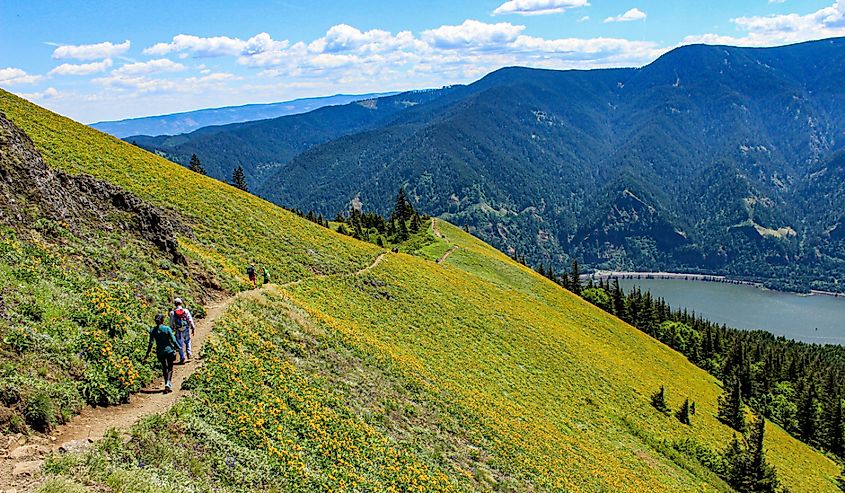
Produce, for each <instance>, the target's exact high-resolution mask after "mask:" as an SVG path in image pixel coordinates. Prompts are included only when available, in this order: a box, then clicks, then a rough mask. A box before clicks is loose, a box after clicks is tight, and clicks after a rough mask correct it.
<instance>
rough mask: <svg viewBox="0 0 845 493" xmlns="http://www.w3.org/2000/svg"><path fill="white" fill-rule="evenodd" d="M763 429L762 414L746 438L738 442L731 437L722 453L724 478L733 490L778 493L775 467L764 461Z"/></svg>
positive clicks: (764, 422)
mask: <svg viewBox="0 0 845 493" xmlns="http://www.w3.org/2000/svg"><path fill="white" fill-rule="evenodd" d="M765 430H766V420H765V418H763V415H762V414H757V415H755V419H754V422H753V424H752V426H751V431H750V432H749V434H748V436H747V437H745V436H744V437H743V439H742V441H740V440H739V439H738V438H737V436H736V435H734V438H733V440H732V441H731V443H730V445H729V446H728V448H727V449H726V450H725V452H724V454H723V458H724V460H725V467H726V478H725V479H726V480H727V482H728V484H730V485H731V487H733V489H735V490H737V491H740V492H755V493H756V492H759V493H777V492H779V491H781V490H780V481H779V480H778V478H777V473H776V471H775V468H774V467H773V466H772V465H771V464H769V463H768V461H767V460H766V450H765V448H764V447H763V438H764V434H765Z"/></svg>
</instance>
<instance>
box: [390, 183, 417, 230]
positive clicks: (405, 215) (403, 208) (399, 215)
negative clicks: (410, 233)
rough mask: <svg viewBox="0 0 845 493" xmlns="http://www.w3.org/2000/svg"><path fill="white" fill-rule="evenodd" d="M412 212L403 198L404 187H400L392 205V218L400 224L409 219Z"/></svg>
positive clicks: (406, 200)
mask: <svg viewBox="0 0 845 493" xmlns="http://www.w3.org/2000/svg"><path fill="white" fill-rule="evenodd" d="M412 211H413V208H412V207H411V204H410V203H408V199H407V197H405V187H400V188H399V193H398V194H396V200H395V203H394V205H393V217H394V218H395V219H396V220H398V221H400V222H404V221H407V220H408V219H410V218H411V214H412Z"/></svg>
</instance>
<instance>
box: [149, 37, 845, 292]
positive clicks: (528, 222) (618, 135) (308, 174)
mask: <svg viewBox="0 0 845 493" xmlns="http://www.w3.org/2000/svg"><path fill="white" fill-rule="evenodd" d="M844 62H845V40H843V39H830V40H822V41H815V42H809V43H803V44H798V45H791V46H784V47H777V48H736V47H727V46H707V45H692V46H684V47H681V48H677V49H675V50H672V51H670V52H669V53H667V54H665V55H664V56H662V57H661V58H659V59H658V60H656V61H655V62H653V63H651V64H649V65H647V66H645V67H642V68H639V69H614V70H590V71H551V70H538V69H526V68H507V69H502V70H499V71H497V72H494V73H492V74H490V75H488V76H486V77H485V78H483V79H481V80H479V81H478V82H476V83H474V84H470V85H468V86H460V87H455V88H450V89H448V90H445V91H432V92H430V93H427V94H428V95H429V97H428V98H427V100H425V101H418V103H419V104H415V105H413V106H410V105H408V106H407V108H405V109H404V110H403V111H396V112H393V113H391V114H389V115H385V116H384V117H381V118H371V119H369V120H368V122H367V123H366V124H361V123H360V121H357V120H356V121H355V123H354V124H349V123H348V119H345V118H346V116H345V113H344V112H349V111H351V108H346V107H344V108H343V109H340V108H329V109H324V112H323V113H321V114H320V115H319V121H317V120H316V117H317V115H314V116H312V117H311V118H315V120H313V123H314V127H311V128H303V127H299V128H296V129H294V128H293V127H292V121H291V120H289V119H287V118H281V119H277V120H271V121H268V122H265V123H264V125H266V127H264V128H265V129H266V131H267V132H268V133H272V134H277V133H280V132H281V133H285V134H287V133H289V132H299V133H298V138H299V141H298V142H299V143H300V144H301V145H299V146H298V147H294V146H287V147H285V146H274V145H273V143H272V140H271V138H269V137H267V138H264V137H262V136H261V135H257V134H253V135H252V137H257V140H255V139H252V140H250V141H249V142H248V144H249V145H251V146H253V147H254V146H260V147H262V148H264V149H265V151H266V152H265V154H266V155H268V156H274V157H275V158H276V161H275V163H276V165H274V166H272V168H273V169H272V171H268V172H266V173H257V174H253V175H251V177H252V178H253V180H254V181H253V182H252V185H253V188H254V189H255V190H257V192H258V193H260V194H261V195H262V196H265V197H268V198H270V199H271V200H273V201H275V202H277V203H280V204H284V205H286V206H290V207H298V208H303V209H308V208H315V209H316V210H317V211H319V212H322V213H323V214H332V215H333V214H334V213H335V212H337V211H339V210H344V209H347V208H348V207H349V205H350V203H352V202H353V201H354V202H356V203H357V202H361V203H363V204H365V205H370V204H372V205H373V206H374V207H378V204H379V203H380V200H379V199H380V198H381V197H384V196H387V195H389V194H392V193H393V192H394V191H395V189H396V188H397V187H398V186H399V185H405V187H406V189H407V192H408V194H409V196H410V197H411V198H412V200H413V201H414V203H415V205H416V206H418V207H419V208H420V209H421V210H425V211H427V212H429V213H432V214H435V215H441V216H442V217H444V218H446V219H448V220H451V221H452V222H455V223H458V224H463V225H467V226H468V227H469V228H470V230H471V231H473V232H475V233H477V234H478V235H479V236H481V237H482V238H484V239H485V240H487V241H489V242H490V243H491V244H493V245H495V246H496V247H498V248H500V249H502V250H504V251H510V252H516V253H518V254H519V255H521V256H525V257H526V258H527V259H528V260H529V261H530V262H532V263H537V262H551V263H552V264H556V265H557V266H558V267H561V266H562V265H563V264H565V263H567V262H568V261H569V259H570V258H571V257H575V258H577V259H579V260H580V261H582V262H583V263H586V264H587V265H588V266H590V267H596V268H610V269H627V270H634V269H636V270H654V269H671V270H683V271H691V272H695V271H706V272H718V273H725V274H729V275H734V276H737V277H743V278H748V279H755V280H760V281H764V282H767V283H768V284H769V285H772V286H776V287H786V288H792V289H808V288H820V289H834V290H841V289H842V288H841V287H840V286H839V285H838V283H837V281H836V278H837V276H838V275H839V274H842V273H843V272H845V267H843V265H845V249H843V248H842V245H841V244H840V243H838V240H837V239H836V235H835V234H833V236H831V232H835V231H836V230H837V227H838V225H839V223H840V220H841V214H839V213H837V212H835V211H836V209H835V208H834V209H833V210H829V211H826V212H824V211H821V210H819V207H818V204H830V203H831V197H833V196H836V195H837V194H838V193H839V191H840V190H842V188H843V186H845V185H843V184H842V182H841V180H839V179H838V176H839V175H838V174H837V173H835V172H831V173H830V177H831V180H832V181H831V180H825V184H824V185H821V184H820V181H819V179H818V177H819V176H820V175H819V172H820V171H821V170H822V169H824V165H825V163H826V162H827V161H828V160H829V159H831V158H832V157H833V155H834V154H835V152H836V151H837V150H839V149H840V148H842V147H843V142H845V140H843V137H845V136H843V131H845V125H843V123H845V106H843V105H842V104H841V103H842V102H843V94H842V91H841V89H840V87H842V83H843V82H845V63H844ZM404 97H406V96H405V95H398V96H394V97H393V98H386V99H379V100H375V101H377V102H378V104H379V105H382V104H385V103H389V102H391V101H393V102H395V101H397V100H401V99H402V98H404ZM321 111H323V110H321ZM335 122H339V123H338V124H335ZM271 128H272V129H275V130H270V129H271ZM314 128H319V129H318V130H313V129H314ZM246 131H247V130H246V128H244V127H240V126H237V125H235V126H232V127H231V128H230V129H225V131H221V132H219V133H215V134H214V135H207V136H204V137H202V138H199V137H197V138H194V137H191V138H189V139H188V140H187V141H186V142H183V143H181V144H180V146H179V148H180V149H181V150H185V149H188V148H190V150H191V152H196V153H197V154H198V155H199V156H200V157H201V158H203V159H204V160H206V159H214V160H217V161H219V162H221V163H226V164H225V165H223V167H224V168H225V167H226V166H229V168H228V169H231V166H232V165H233V164H234V163H235V162H236V161H237V162H238V163H239V164H242V165H243V166H244V168H246V169H248V170H249V169H250V166H253V167H254V166H255V165H256V163H259V160H255V159H254V158H252V157H250V156H249V152H247V153H246V155H244V156H242V157H241V158H238V159H234V158H233V159H228V158H224V159H221V155H224V156H225V154H226V153H227V152H234V153H235V154H237V153H238V152H239V151H243V150H247V151H249V149H250V147H249V146H248V145H247V143H245V142H240V143H238V142H237V141H236V140H235V136H238V137H241V136H244V135H245V132H246ZM312 131H314V132H315V134H316V135H318V136H319V138H311V137H312V136H313V135H315V134H312V133H310V132H312ZM308 139H310V140H308ZM306 140H307V143H306ZM139 143H140V144H142V145H144V146H145V147H147V148H151V149H156V150H159V151H163V152H164V153H165V154H168V155H170V153H172V152H173V149H172V148H170V149H168V147H167V146H162V145H161V143H160V142H139ZM233 147H236V148H237V147H239V148H237V149H235V148H233ZM189 155H190V154H186V153H184V152H183V153H182V154H181V155H179V156H175V157H177V158H178V160H179V161H180V162H182V161H185V162H187V161H186V157H187V156H189ZM263 159H264V160H265V161H266V158H263ZM261 165H262V166H263V164H261ZM225 171H226V169H224V170H222V171H221V174H220V176H223V177H225V176H226V173H225ZM811 280H812V281H814V282H810V281H811Z"/></svg>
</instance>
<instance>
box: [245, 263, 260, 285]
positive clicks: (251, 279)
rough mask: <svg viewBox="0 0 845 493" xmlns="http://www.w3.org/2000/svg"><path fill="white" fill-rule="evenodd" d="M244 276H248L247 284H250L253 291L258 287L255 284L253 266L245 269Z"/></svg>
mask: <svg viewBox="0 0 845 493" xmlns="http://www.w3.org/2000/svg"><path fill="white" fill-rule="evenodd" d="M246 275H248V276H249V282H251V283H252V287H253V289H255V288H256V287H258V286H256V284H255V266H254V265H250V266H249V267H247V268H246Z"/></svg>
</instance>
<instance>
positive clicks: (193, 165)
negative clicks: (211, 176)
mask: <svg viewBox="0 0 845 493" xmlns="http://www.w3.org/2000/svg"><path fill="white" fill-rule="evenodd" d="M188 169H190V170H191V171H193V172H194V173H199V174H201V175H204V174H206V173H205V168H203V166H202V162H200V158H198V157H197V155H196V154H191V162H190V163H189V164H188Z"/></svg>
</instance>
